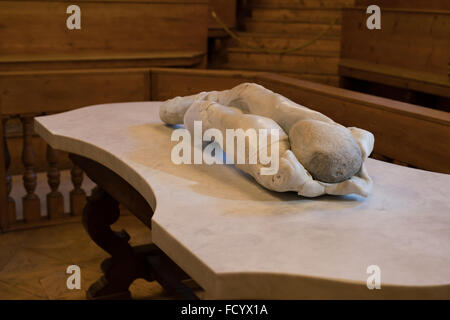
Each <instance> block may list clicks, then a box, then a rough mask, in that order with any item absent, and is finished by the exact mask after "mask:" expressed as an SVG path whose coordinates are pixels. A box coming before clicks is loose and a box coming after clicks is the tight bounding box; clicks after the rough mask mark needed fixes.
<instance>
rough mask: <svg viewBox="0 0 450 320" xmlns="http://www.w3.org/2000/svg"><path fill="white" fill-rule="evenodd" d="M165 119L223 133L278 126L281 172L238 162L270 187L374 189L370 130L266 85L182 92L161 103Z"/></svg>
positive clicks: (314, 191)
mask: <svg viewBox="0 0 450 320" xmlns="http://www.w3.org/2000/svg"><path fill="white" fill-rule="evenodd" d="M160 118H161V120H162V121H164V122H165V123H167V124H172V125H174V124H180V123H183V124H184V125H185V128H186V129H188V130H189V131H191V132H192V131H193V125H194V121H202V123H203V130H208V129H210V128H216V129H218V130H220V131H221V132H223V133H225V131H226V130H227V129H240V128H241V129H244V130H246V129H248V128H254V129H263V128H265V129H275V130H276V131H277V132H278V134H277V136H278V137H277V140H276V141H273V140H272V145H274V144H275V146H276V147H277V150H278V155H279V169H278V171H277V172H276V173H273V174H269V175H262V174H261V170H260V169H261V168H262V167H264V166H267V165H264V164H261V163H256V164H248V163H246V164H236V166H237V167H238V168H240V169H241V170H243V171H245V172H247V173H249V174H250V175H251V176H252V177H253V178H255V180H256V181H257V182H258V183H260V184H261V185H263V186H264V187H266V188H268V189H270V190H274V191H280V192H282V191H296V192H298V194H299V195H303V196H307V197H315V196H318V195H322V194H350V193H356V194H360V195H363V196H367V195H368V193H369V192H370V189H371V186H372V181H371V179H370V178H369V176H368V175H367V173H366V171H365V168H364V161H365V159H367V157H368V155H369V154H370V152H371V151H372V148H373V143H374V138H373V135H372V134H371V133H370V132H368V131H365V130H362V129H358V128H346V127H344V126H342V125H340V124H338V123H336V122H334V121H333V120H331V119H330V118H328V117H327V116H325V115H323V114H321V113H319V112H316V111H314V110H311V109H308V108H306V107H304V106H301V105H298V104H296V103H294V102H292V101H291V100H289V99H287V98H285V97H283V96H281V95H279V94H276V93H274V92H272V91H270V90H268V89H265V88H264V87H262V86H260V85H257V84H253V83H243V84H240V85H238V86H236V87H234V88H232V89H230V90H224V91H212V92H202V93H199V94H197V95H193V96H187V97H176V98H174V99H171V100H168V101H166V102H165V103H163V104H162V105H161V108H160ZM223 145H226V142H224V143H223ZM221 147H223V146H221ZM258 147H259V146H258ZM259 148H260V147H259Z"/></svg>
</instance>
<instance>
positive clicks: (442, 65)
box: [339, 0, 450, 111]
mask: <svg viewBox="0 0 450 320" xmlns="http://www.w3.org/2000/svg"><path fill="white" fill-rule="evenodd" d="M373 4H375V5H378V6H379V7H380V8H381V29H380V30H369V29H368V28H367V27H366V20H367V18H368V16H369V15H368V14H367V13H366V8H367V7H368V6H369V5H373ZM449 64H450V1H447V0H426V1H425V0H417V1H407V0H399V1H389V0H356V2H355V6H354V7H351V8H346V9H344V11H343V18H342V36H341V59H340V62H339V74H340V76H341V86H343V87H345V88H348V89H352V90H359V91H362V92H367V93H372V94H376V95H381V96H385V97H391V98H394V99H397V100H401V101H405V102H409V103H414V104H419V105H424V106H428V107H432V108H436V109H441V110H446V111H450V77H449V69H448V68H449Z"/></svg>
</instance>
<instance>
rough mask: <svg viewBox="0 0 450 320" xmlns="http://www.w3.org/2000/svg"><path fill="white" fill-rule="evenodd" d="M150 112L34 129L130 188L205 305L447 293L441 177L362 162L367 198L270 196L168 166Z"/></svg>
mask: <svg viewBox="0 0 450 320" xmlns="http://www.w3.org/2000/svg"><path fill="white" fill-rule="evenodd" d="M158 105H159V103H157V102H138V103H120V104H107V105H97V106H91V107H86V108H82V109H78V110H74V111H70V112H66V113H61V114H57V115H51V116H45V117H38V118H36V122H35V128H36V131H37V133H39V134H40V135H41V136H42V137H43V138H44V139H45V140H46V141H48V142H49V144H50V145H51V146H53V147H54V148H57V149H61V150H64V151H68V152H72V153H76V154H80V155H83V156H86V157H88V158H91V159H93V160H95V161H97V162H99V163H101V164H103V165H105V166H106V167H108V168H110V169H112V170H113V171H114V172H116V173H118V174H119V175H120V176H122V177H123V178H124V179H126V180H127V181H128V182H129V183H130V184H131V185H133V186H134V187H135V188H136V190H138V191H139V192H140V193H141V194H142V195H143V196H144V197H145V198H146V199H147V200H148V201H149V202H150V204H151V205H152V207H153V208H154V209H155V210H156V211H155V215H154V217H153V220H152V228H153V231H152V233H153V241H154V242H155V243H156V244H157V245H158V246H159V247H160V248H161V249H162V250H163V251H165V252H166V253H167V254H168V255H169V256H170V257H171V258H172V259H173V260H174V261H175V262H176V263H177V264H178V265H179V266H180V267H181V268H183V269H184V270H185V271H186V272H187V273H188V274H189V275H190V276H192V278H193V279H194V280H195V281H196V282H198V283H199V284H200V285H201V286H202V287H203V288H204V290H205V295H206V298H225V299H228V298H256V299H258V298H261V299H267V298H269V299H271V298H273V299H299V298H340V299H345V298H363V299H366V298H369V299H370V298H375V299H377V298H445V299H449V298H450V267H449V266H450V200H449V199H450V191H449V189H450V176H449V175H444V174H438V173H432V172H426V171H421V170H415V169H411V168H406V167H401V166H396V165H392V164H388V163H384V162H380V161H376V160H371V159H369V161H368V163H367V167H368V171H369V174H370V175H371V176H372V177H373V179H374V187H373V193H372V194H371V195H370V196H369V197H368V198H367V199H364V198H360V197H358V196H347V197H331V196H326V197H321V198H317V199H306V198H301V197H299V196H297V195H296V194H294V193H292V194H290V193H275V192H269V191H267V190H265V189H263V188H262V187H260V186H259V185H258V184H257V183H255V182H254V181H253V180H252V179H251V178H249V177H248V176H245V175H244V174H242V173H241V172H240V171H238V170H237V169H235V168H234V166H232V165H213V166H208V165H178V166H177V165H175V164H173V163H172V162H171V160H170V151H171V148H172V147H173V146H174V145H175V144H176V142H171V141H170V135H171V132H172V130H173V128H171V127H167V126H165V125H163V124H162V123H161V121H160V120H159V117H158ZM419 182H420V184H421V185H422V188H421V189H419V187H418V185H419ZM423 186H426V187H425V188H424V187H423ZM153 199H156V203H155V201H154V200H153ZM369 265H378V266H379V267H380V269H381V289H380V290H376V289H375V290H369V289H368V288H367V286H366V280H367V277H368V276H369V275H368V274H367V273H366V270H367V267H368V266H369Z"/></svg>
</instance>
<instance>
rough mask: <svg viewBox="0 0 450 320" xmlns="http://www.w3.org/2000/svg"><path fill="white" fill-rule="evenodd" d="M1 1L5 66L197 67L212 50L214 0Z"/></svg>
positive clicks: (1, 62) (1, 64)
mask: <svg viewBox="0 0 450 320" xmlns="http://www.w3.org/2000/svg"><path fill="white" fill-rule="evenodd" d="M77 3H78V5H79V7H80V10H81V29H80V30H69V29H68V28H67V27H66V19H67V18H68V17H69V14H67V13H66V8H67V7H68V6H69V3H68V2H66V1H0V21H1V23H2V28H0V38H1V39H2V42H1V43H0V70H30V69H41V70H48V69H55V68H57V69H65V68H108V67H114V68H116V67H143V66H146V67H150V66H157V65H159V66H194V65H199V64H201V63H202V61H203V58H204V55H205V53H206V38H207V25H206V16H207V13H208V1H206V0H203V1H198V0H192V1H179V0H166V1H156V0H139V1H133V2H129V1H115V0H101V1H79V2H77Z"/></svg>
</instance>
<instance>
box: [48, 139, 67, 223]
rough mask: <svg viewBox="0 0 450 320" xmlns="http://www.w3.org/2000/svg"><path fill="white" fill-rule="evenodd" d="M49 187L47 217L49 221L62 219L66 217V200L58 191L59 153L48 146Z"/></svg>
mask: <svg viewBox="0 0 450 320" xmlns="http://www.w3.org/2000/svg"><path fill="white" fill-rule="evenodd" d="M47 162H48V165H49V167H48V171H47V178H48V185H49V186H50V190H51V191H50V192H49V193H48V194H47V215H48V218H49V219H54V218H60V217H62V216H63V215H64V198H63V195H62V194H61V192H59V191H58V187H59V184H60V173H59V169H58V151H57V150H55V149H53V148H52V147H50V145H47Z"/></svg>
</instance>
